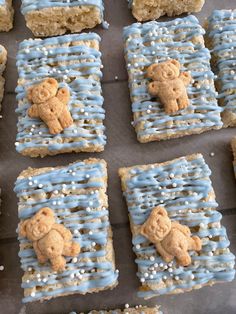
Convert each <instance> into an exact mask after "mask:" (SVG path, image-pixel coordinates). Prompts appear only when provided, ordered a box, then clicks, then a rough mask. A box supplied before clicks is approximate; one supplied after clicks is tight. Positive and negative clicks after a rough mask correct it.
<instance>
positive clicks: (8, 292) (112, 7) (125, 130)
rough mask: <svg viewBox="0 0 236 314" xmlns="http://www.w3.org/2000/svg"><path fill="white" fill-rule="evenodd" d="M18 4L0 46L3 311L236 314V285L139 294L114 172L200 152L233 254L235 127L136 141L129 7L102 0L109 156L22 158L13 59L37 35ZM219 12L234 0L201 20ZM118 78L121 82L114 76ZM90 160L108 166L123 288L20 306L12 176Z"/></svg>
mask: <svg viewBox="0 0 236 314" xmlns="http://www.w3.org/2000/svg"><path fill="white" fill-rule="evenodd" d="M19 6H20V1H19V0H17V1H14V7H15V11H16V14H15V23H14V29H13V30H12V31H11V32H10V33H0V43H1V44H3V45H5V47H6V48H7V49H8V64H7V70H6V72H5V77H6V89H5V97H4V101H3V110H2V115H3V119H2V120H0V186H1V188H2V200H3V202H2V207H1V212H2V214H1V216H0V265H4V271H2V272H0V313H4V314H8V313H9V314H15V313H17V314H18V313H20V314H25V313H27V314H28V313H30V314H32V313H34V314H41V313H43V314H44V313H45V314H46V313H48V314H49V313H50V314H54V313H55V314H56V313H57V314H64V313H65V314H66V313H69V312H70V311H72V310H76V311H77V312H86V311H89V310H91V309H103V308H107V309H113V308H118V307H123V306H124V304H125V303H129V304H130V305H135V304H145V305H150V306H151V305H155V304H161V305H162V309H163V311H164V313H168V314H182V313H188V314H202V313H216V314H222V313H227V314H231V313H232V314H233V313H235V312H236V298H235V295H236V281H234V282H232V283H227V284H222V285H216V286H214V287H207V288H202V289H201V290H199V291H194V292H190V293H186V294H183V295H176V296H162V297H158V298H154V299H152V300H150V301H148V302H145V301H143V300H142V299H138V298H137V297H136V291H137V288H138V286H139V283H138V280H137V278H136V274H135V273H136V266H135V264H134V258H135V257H134V254H133V252H132V246H131V234H130V230H129V224H128V215H127V208H126V205H125V202H124V200H123V198H122V192H121V189H120V181H119V178H118V175H117V170H118V168H119V167H123V166H131V165H134V164H145V163H149V162H162V161H166V160H171V159H173V158H176V157H179V156H183V155H187V154H192V153H197V152H201V153H202V154H203V155H204V157H205V159H206V162H207V163H208V165H209V166H210V168H211V170H212V177H211V179H212V181H213V186H214V189H215V192H216V198H217V201H218V203H219V210H220V211H221V212H222V214H223V215H224V217H223V224H224V225H225V226H226V227H227V229H228V235H229V238H230V240H231V250H232V251H233V252H234V253H236V181H235V178H234V174H233V167H232V152H231V149H230V140H231V138H232V137H233V136H235V135H236V129H223V130H220V131H211V132H207V133H203V134H202V135H194V136H187V137H185V138H182V139H175V140H170V141H163V142H159V143H158V142H153V143H148V144H140V143H138V142H137V140H136V134H135V131H134V129H133V127H132V126H131V124H130V122H131V120H132V114H131V106H130V99H129V91H128V84H127V72H126V68H125V62H124V54H123V42H122V28H123V27H124V26H126V25H129V24H131V23H132V22H135V20H134V19H133V17H132V15H131V12H130V11H129V10H128V6H127V1H126V0H105V8H106V12H105V19H106V20H107V21H108V22H109V23H110V28H109V30H104V29H102V27H101V26H98V27H97V28H95V31H96V32H98V33H99V34H100V35H101V37H102V43H101V51H102V53H103V64H104V71H103V72H104V77H103V95H104V98H105V104H104V107H105V109H106V121H105V124H106V128H107V131H106V134H107V136H108V144H107V146H106V148H105V151H104V152H103V153H95V154H85V153H83V154H65V155H59V156H54V157H46V158H44V159H40V158H37V159H31V158H28V157H23V156H21V155H19V154H18V153H16V151H15V147H14V143H15V136H16V114H15V108H16V100H15V93H14V90H15V87H16V80H17V72H16V67H15V61H16V60H15V56H16V51H17V46H18V44H19V42H20V41H22V40H23V39H25V38H29V37H32V35H31V32H30V31H29V30H28V29H27V28H26V27H25V22H24V18H23V16H22V15H21V14H20V11H19ZM216 8H217V9H222V8H226V9H227V8H228V9H229V8H236V1H235V0H224V1H222V0H214V1H212V0H207V1H206V4H205V6H204V8H203V10H202V12H201V13H200V14H197V16H198V18H199V19H200V20H201V22H202V23H203V22H204V20H205V18H206V17H207V16H209V15H210V13H211V11H212V10H213V9H216ZM116 76H117V77H118V80H116V79H115V77H116ZM211 152H214V154H215V155H214V157H211V156H210V153H211ZM91 156H94V157H98V158H99V157H101V158H104V159H105V160H106V161H107V162H108V168H109V189H108V194H109V204H110V219H111V223H112V227H113V232H114V246H115V252H116V264H117V268H118V269H119V270H120V279H119V286H118V287H117V288H116V289H114V290H113V291H104V292H101V293H99V294H91V295H86V296H80V295H74V296H70V297H64V298H57V299H55V300H51V301H49V302H45V303H39V302H36V303H32V304H28V305H26V306H25V305H23V304H22V303H21V298H22V295H23V290H22V289H21V287H20V283H21V276H22V271H21V269H20V263H19V258H18V242H17V239H16V232H15V230H16V227H17V223H18V219H17V199H16V196H15V194H14V192H13V186H14V182H15V179H16V177H17V175H18V174H19V173H20V171H22V170H23V169H25V168H27V167H29V166H31V167H44V166H57V165H66V164H67V163H69V162H73V161H75V160H77V159H84V158H88V157H91Z"/></svg>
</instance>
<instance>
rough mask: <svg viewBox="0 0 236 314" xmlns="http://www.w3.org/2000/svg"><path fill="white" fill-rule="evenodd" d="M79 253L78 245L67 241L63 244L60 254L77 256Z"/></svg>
mask: <svg viewBox="0 0 236 314" xmlns="http://www.w3.org/2000/svg"><path fill="white" fill-rule="evenodd" d="M79 253H80V245H79V243H77V242H67V243H65V244H64V248H63V252H62V254H63V255H64V256H72V257H73V256H77V255H79Z"/></svg>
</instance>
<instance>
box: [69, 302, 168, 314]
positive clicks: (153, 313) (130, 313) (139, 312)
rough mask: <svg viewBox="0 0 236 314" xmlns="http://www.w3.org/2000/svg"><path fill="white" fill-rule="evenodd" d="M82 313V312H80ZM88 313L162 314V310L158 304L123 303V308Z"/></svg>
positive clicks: (71, 313) (74, 313)
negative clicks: (152, 305)
mask: <svg viewBox="0 0 236 314" xmlns="http://www.w3.org/2000/svg"><path fill="white" fill-rule="evenodd" d="M69 314H77V313H76V312H74V311H73V312H70V313H69ZM81 314H82V313H81ZM88 314H163V312H162V311H160V310H159V306H156V307H147V306H142V305H137V306H135V307H133V308H132V307H129V304H126V305H125V309H124V310H120V309H116V310H110V311H109V310H101V311H95V310H93V311H90V312H88Z"/></svg>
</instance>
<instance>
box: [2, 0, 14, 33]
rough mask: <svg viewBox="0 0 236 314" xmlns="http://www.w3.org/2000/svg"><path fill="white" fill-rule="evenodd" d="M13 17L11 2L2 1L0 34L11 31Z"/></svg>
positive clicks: (7, 0) (10, 0) (8, 0)
mask: <svg viewBox="0 0 236 314" xmlns="http://www.w3.org/2000/svg"><path fill="white" fill-rule="evenodd" d="M13 15H14V10H13V7H12V0H3V4H0V32H9V30H11V29H12V27H13Z"/></svg>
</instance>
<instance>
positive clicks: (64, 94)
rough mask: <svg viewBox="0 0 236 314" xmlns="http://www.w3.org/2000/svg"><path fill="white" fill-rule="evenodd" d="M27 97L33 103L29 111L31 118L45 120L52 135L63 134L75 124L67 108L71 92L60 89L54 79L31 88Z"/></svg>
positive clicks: (48, 79)
mask: <svg viewBox="0 0 236 314" xmlns="http://www.w3.org/2000/svg"><path fill="white" fill-rule="evenodd" d="M27 96H28V100H29V101H30V102H31V103H32V106H31V107H30V108H29V110H28V115H29V117H30V118H40V119H41V120H43V121H44V123H45V124H46V125H47V126H48V128H49V132H50V134H58V133H61V132H62V131H63V130H64V129H66V128H68V127H69V126H71V125H72V124H73V119H72V117H71V114H70V112H69V110H68V107H67V104H68V102H69V99H70V92H69V90H68V89H67V88H65V87H64V88H60V89H58V82H57V80H55V79H54V78H47V79H45V80H44V81H42V82H41V83H39V84H37V85H35V86H32V87H30V88H29V90H28V94H27Z"/></svg>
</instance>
